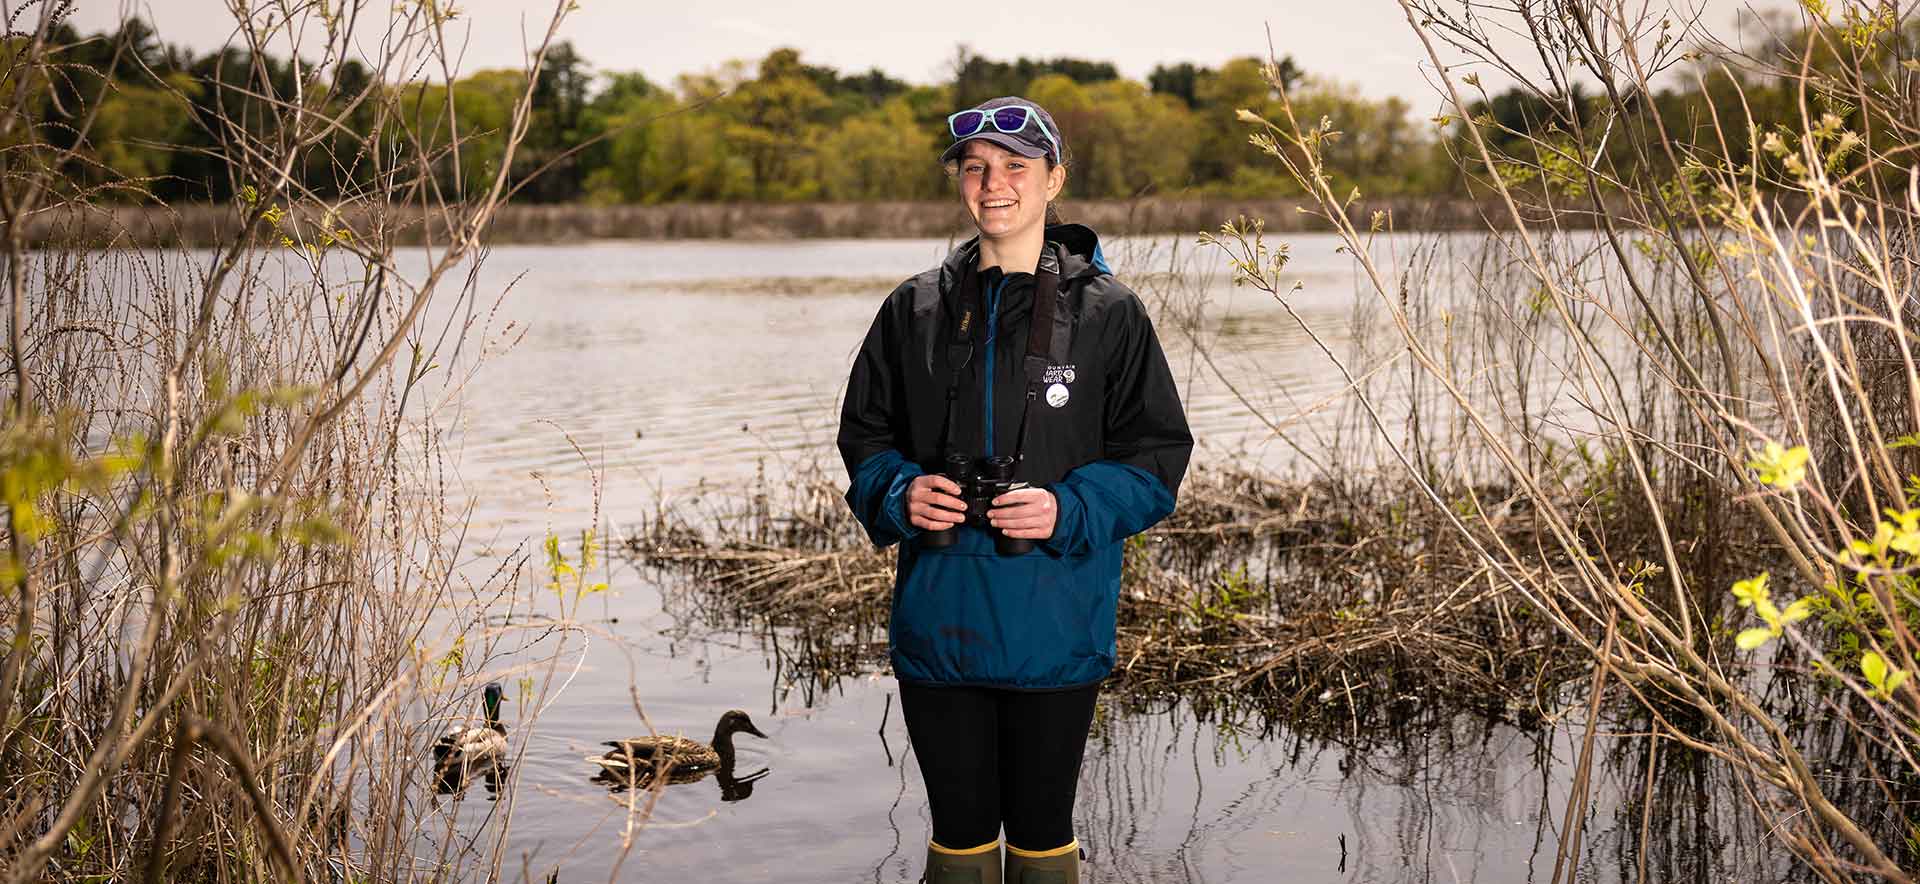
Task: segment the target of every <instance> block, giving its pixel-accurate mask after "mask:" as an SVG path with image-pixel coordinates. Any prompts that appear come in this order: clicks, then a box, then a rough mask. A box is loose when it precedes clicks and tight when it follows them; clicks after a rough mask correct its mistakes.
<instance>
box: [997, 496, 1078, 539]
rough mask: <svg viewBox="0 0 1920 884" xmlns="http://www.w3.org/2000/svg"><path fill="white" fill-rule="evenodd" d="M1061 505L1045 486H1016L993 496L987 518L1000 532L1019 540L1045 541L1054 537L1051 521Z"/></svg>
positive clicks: (1057, 513) (1058, 512)
mask: <svg viewBox="0 0 1920 884" xmlns="http://www.w3.org/2000/svg"><path fill="white" fill-rule="evenodd" d="M1059 514H1060V505H1059V503H1058V502H1056V501H1055V500H1054V499H1053V492H1051V491H1048V490H1047V489H1045V488H1016V489H1014V490H1012V491H1009V492H1007V493H1005V494H1002V495H1000V496H999V497H996V498H994V499H993V508H992V509H990V510H988V511H987V521H988V522H989V523H991V524H992V525H993V527H995V528H998V529H1000V531H1001V533H1003V534H1005V535H1007V536H1008V537H1013V538H1017V539H1019V540H1046V539H1048V538H1050V537H1052V536H1053V520H1054V517H1055V516H1058V515H1059Z"/></svg>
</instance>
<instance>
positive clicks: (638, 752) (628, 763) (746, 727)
mask: <svg viewBox="0 0 1920 884" xmlns="http://www.w3.org/2000/svg"><path fill="white" fill-rule="evenodd" d="M740 732H745V733H749V734H752V735H754V736H756V737H759V738H761V739H763V740H764V739H766V737H767V735H766V734H763V733H761V732H760V729H759V728H757V727H754V726H753V719H751V718H748V717H747V713H745V712H742V711H740V710H738V709H734V710H730V711H729V712H727V714H725V715H722V716H720V723H719V724H718V725H716V726H715V727H714V729H713V743H712V744H711V745H709V744H706V743H702V742H699V741H697V740H690V739H688V738H686V737H682V736H679V735H677V734H658V735H655V736H651V737H629V738H627V739H625V740H608V741H607V743H606V745H608V746H611V747H613V748H611V749H609V750H607V752H606V754H604V755H590V756H588V757H587V760H588V761H591V762H593V763H594V764H598V765H600V766H601V767H602V768H604V769H605V770H606V771H607V773H610V774H615V775H617V776H619V777H620V778H621V779H623V780H624V779H628V778H635V777H638V776H642V775H643V774H642V772H641V771H642V769H650V770H657V771H664V772H665V773H666V774H667V778H668V782H674V781H675V780H676V778H683V779H684V780H685V781H687V782H691V781H693V780H698V779H700V777H699V776H693V775H694V774H701V775H704V774H705V773H706V772H707V771H710V770H714V769H717V768H721V767H725V768H728V769H731V768H732V767H733V735H734V734H736V733H740Z"/></svg>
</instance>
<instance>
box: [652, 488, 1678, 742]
mask: <svg viewBox="0 0 1920 884" xmlns="http://www.w3.org/2000/svg"><path fill="white" fill-rule="evenodd" d="M843 485H844V483H842V482H839V481H837V480H836V479H835V478H833V477H831V476H830V475H828V474H827V473H826V472H825V471H824V470H823V469H821V468H819V467H817V466H815V467H812V468H806V469H802V470H800V471H799V472H798V474H797V477H796V478H794V479H793V480H791V481H786V480H783V481H782V482H780V483H779V484H778V485H770V484H769V483H767V482H765V481H764V480H762V481H760V482H756V483H754V484H753V485H751V486H748V487H742V488H736V489H724V488H709V489H707V490H706V491H705V492H704V493H702V494H699V495H696V496H692V497H689V498H687V499H686V501H685V502H683V503H681V504H679V505H677V506H674V507H671V508H666V509H662V510H661V511H659V512H657V513H656V515H655V516H654V518H653V519H652V520H651V521H650V522H649V523H648V524H646V525H645V526H643V527H642V528H640V529H639V530H637V531H636V532H635V533H634V534H633V535H631V536H630V537H628V538H627V539H626V540H625V549H626V551H627V552H628V553H629V554H630V555H631V556H633V557H634V558H635V559H636V561H638V562H640V563H643V564H645V565H647V566H649V567H651V568H654V569H656V570H657V571H659V572H660V573H661V574H662V575H663V576H664V577H665V578H666V579H665V580H663V585H665V586H668V587H671V588H673V591H674V593H675V595H676V597H677V598H676V603H677V604H678V605H679V607H680V609H681V612H682V613H683V614H690V615H694V616H699V617H703V618H706V619H707V621H708V622H710V623H715V624H727V625H734V626H741V625H746V626H751V627H754V628H757V629H764V630H768V633H767V635H768V640H769V641H770V642H772V641H778V642H781V643H783V645H784V647H783V649H782V650H781V655H782V656H783V658H784V659H785V662H786V663H787V665H788V666H789V667H790V668H791V669H792V670H793V671H794V672H795V673H796V677H798V678H802V679H809V680H812V681H813V682H814V686H815V687H816V688H823V687H826V686H828V685H830V684H831V683H832V682H833V681H834V680H835V679H838V678H842V677H846V676H849V675H854V674H860V673H866V672H876V671H883V670H884V669H885V667H886V652H887V641H886V622H887V614H888V606H889V602H890V598H891V592H892V586H893V569H894V557H895V551H894V550H892V549H884V550H883V549H876V548H875V547H873V545H872V544H871V543H870V542H869V541H867V539H866V537H865V535H864V534H863V533H862V531H861V530H860V528H859V526H858V524H857V523H856V522H855V521H854V520H853V518H852V515H851V514H850V513H849V512H848V511H847V508H846V505H845V503H844V502H843V501H842V500H841V494H842V492H843V491H844V487H843ZM1409 491H1410V489H1408V488H1406V487H1404V486H1403V485H1400V484H1397V483H1394V482H1392V481H1390V480H1389V479H1388V478H1384V477H1383V478H1378V479H1369V480H1363V481H1352V482H1345V483H1337V482H1334V481H1332V480H1330V479H1325V478H1318V479H1308V480H1285V479H1279V478H1275V477H1272V476H1268V475H1264V474H1261V473H1257V472H1254V471H1251V470H1247V469H1242V468H1236V467H1234V466H1231V465H1213V466H1202V467H1199V468H1197V469H1196V470H1195V472H1194V474H1193V475H1191V476H1190V477H1189V478H1188V480H1187V481H1186V482H1185V483H1184V484H1183V487H1182V490H1181V499H1180V505H1179V508H1178V509H1177V510H1176V511H1175V512H1174V514H1173V515H1172V516H1170V517H1169V518H1168V519H1167V520H1166V521H1164V522H1163V523H1162V524H1160V525H1158V526H1156V527H1154V528H1153V529H1151V530H1149V531H1148V532H1147V533H1145V534H1144V535H1141V536H1140V537H1138V538H1135V539H1134V540H1133V541H1132V542H1130V543H1129V544H1128V546H1127V549H1126V557H1125V562H1126V564H1125V574H1124V578H1123V591H1122V592H1123V594H1122V597H1121V599H1120V608H1119V636H1118V649H1117V654H1116V673H1115V681H1114V684H1113V687H1114V688H1115V689H1116V690H1119V691H1121V692H1123V693H1124V694H1125V695H1128V696H1130V697H1133V698H1147V697H1153V696H1162V695H1168V694H1177V695H1180V696H1183V697H1187V698H1190V699H1194V700H1197V701H1198V702H1201V703H1218V702H1231V703H1234V704H1237V705H1239V706H1241V707H1244V708H1246V709H1248V710H1250V711H1258V712H1259V713H1260V714H1262V715H1264V716H1267V717H1281V718H1284V719H1285V720H1287V721H1288V722H1289V724H1290V725H1291V726H1295V727H1310V726H1313V725H1315V724H1320V725H1325V726H1327V727H1329V728H1332V729H1335V730H1339V731H1349V732H1350V731H1354V730H1357V729H1360V728H1364V727H1367V726H1368V725H1369V724H1370V723H1372V722H1373V721H1374V720H1375V719H1376V718H1380V717H1383V716H1386V717H1405V716H1407V715H1411V714H1415V713H1426V712H1433V711H1443V712H1447V711H1461V710H1467V711H1476V712H1482V713H1487V714H1491V715H1494V716H1496V717H1499V718H1503V719H1506V720H1510V721H1514V722H1516V723H1538V722H1540V721H1542V720H1544V719H1547V718H1550V717H1554V716H1557V715H1560V714H1562V713H1563V712H1564V704H1563V702H1562V699H1561V690H1562V688H1563V687H1564V686H1565V685H1567V684H1568V683H1569V682H1570V681H1571V680H1574V679H1577V678H1578V677H1580V676H1581V675H1583V674H1585V673H1587V672H1588V671H1589V670H1588V666H1587V664H1586V661H1585V659H1584V657H1583V656H1582V655H1581V654H1580V653H1579V651H1578V647H1577V646H1576V645H1573V644H1570V643H1569V642H1568V641H1567V640H1566V639H1565V637H1564V636H1562V635H1561V634H1560V633H1559V632H1558V631H1557V630H1556V629H1555V627H1554V626H1553V625H1552V623H1551V622H1549V621H1548V620H1547V619H1546V618H1543V617H1540V616H1539V615H1538V614H1537V613H1536V612H1535V611H1533V610H1532V609H1531V607H1530V606H1529V604H1528V603H1527V602H1526V601H1525V600H1524V599H1523V598H1521V597H1520V596H1518V595H1517V594H1515V593H1514V592H1512V590H1511V589H1510V588H1509V587H1507V586H1506V585H1504V584H1503V583H1501V582H1500V581H1498V580H1497V579H1494V575H1493V574H1492V573H1491V572H1489V571H1488V569H1487V568H1485V567H1484V566H1483V565H1482V564H1481V563H1480V562H1479V560H1478V559H1477V557H1476V554H1475V552H1474V550H1473V549H1472V548H1471V547H1469V546H1467V545H1466V544H1463V543H1460V542H1458V541H1457V540H1456V539H1454V538H1453V537H1452V536H1451V535H1450V534H1449V532H1447V531H1445V530H1436V525H1438V524H1440V523H1439V521H1438V520H1436V519H1434V518H1432V517H1431V516H1430V514H1427V513H1424V512H1423V505H1422V504H1421V503H1420V502H1419V501H1418V500H1417V498H1416V497H1414V496H1413V495H1412V494H1410V493H1409ZM1479 497H1480V499H1482V500H1487V501H1490V503H1489V504H1488V505H1489V506H1492V507H1496V508H1502V509H1503V512H1502V514H1500V515H1498V516H1496V517H1495V521H1496V522H1497V523H1498V524H1499V526H1500V531H1501V533H1502V536H1503V537H1504V538H1506V539H1507V540H1508V542H1510V543H1512V544H1514V545H1516V546H1532V545H1534V544H1535V542H1536V541H1537V533H1538V532H1539V530H1540V526H1539V525H1538V524H1536V522H1535V520H1534V519H1533V518H1532V517H1531V515H1530V514H1529V513H1528V512H1527V511H1526V510H1525V509H1524V508H1523V507H1520V506H1517V505H1515V501H1514V500H1513V499H1512V496H1511V495H1510V493H1508V492H1506V490H1505V489H1494V488H1481V489H1479ZM1622 517H1623V522H1622V524H1621V525H1619V526H1616V527H1617V528H1618V529H1619V530H1620V531H1621V532H1622V533H1625V532H1626V531H1628V530H1631V529H1630V528H1629V527H1628V525H1627V524H1626V521H1627V520H1629V519H1631V516H1630V515H1628V514H1626V513H1622ZM1644 539H1645V540H1647V541H1649V542H1650V541H1651V540H1652V538H1651V537H1646V538H1644ZM1535 565H1536V567H1539V568H1542V569H1546V568H1552V567H1555V566H1556V563H1554V562H1552V561H1551V560H1549V559H1547V558H1542V559H1541V560H1539V561H1538V562H1536V563H1535ZM774 631H778V635H777V636H776V635H775V633H774Z"/></svg>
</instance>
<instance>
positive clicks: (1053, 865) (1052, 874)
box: [1007, 841, 1080, 884]
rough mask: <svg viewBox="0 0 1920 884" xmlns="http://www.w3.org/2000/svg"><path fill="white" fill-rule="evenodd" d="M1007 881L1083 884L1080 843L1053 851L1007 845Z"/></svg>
mask: <svg viewBox="0 0 1920 884" xmlns="http://www.w3.org/2000/svg"><path fill="white" fill-rule="evenodd" d="M1007 884H1080V842H1079V841H1069V842H1067V846H1065V847H1056V848H1054V849H1052V850H1021V849H1020V848H1018V847H1015V846H1013V845H1011V844H1009V845H1007Z"/></svg>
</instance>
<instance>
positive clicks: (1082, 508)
mask: <svg viewBox="0 0 1920 884" xmlns="http://www.w3.org/2000/svg"><path fill="white" fill-rule="evenodd" d="M1046 488H1047V490H1048V491H1050V492H1052V493H1053V506H1054V514H1053V536H1052V537H1048V538H1047V539H1045V540H1042V541H1040V546H1041V548H1043V549H1045V550H1046V551H1047V552H1050V553H1052V554H1054V555H1056V556H1071V555H1078V554H1080V553H1082V552H1085V551H1086V541H1085V538H1086V536H1087V528H1086V520H1087V505H1086V503H1085V502H1084V501H1082V500H1081V499H1080V492H1078V491H1075V490H1074V489H1073V488H1071V487H1068V485H1067V483H1066V482H1064V481H1062V482H1055V483H1053V484H1051V485H1048V486H1046Z"/></svg>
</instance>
